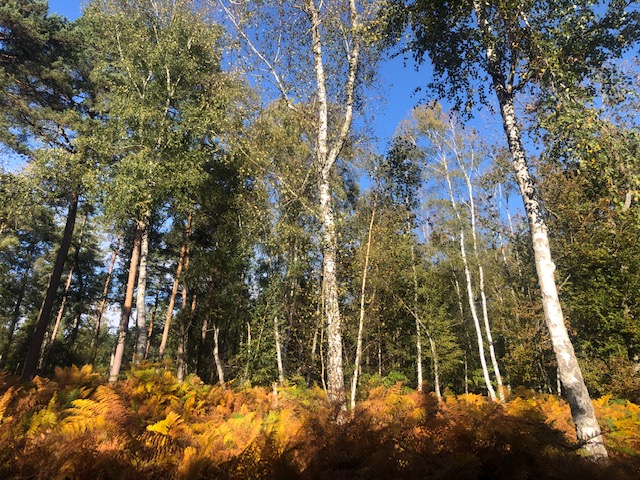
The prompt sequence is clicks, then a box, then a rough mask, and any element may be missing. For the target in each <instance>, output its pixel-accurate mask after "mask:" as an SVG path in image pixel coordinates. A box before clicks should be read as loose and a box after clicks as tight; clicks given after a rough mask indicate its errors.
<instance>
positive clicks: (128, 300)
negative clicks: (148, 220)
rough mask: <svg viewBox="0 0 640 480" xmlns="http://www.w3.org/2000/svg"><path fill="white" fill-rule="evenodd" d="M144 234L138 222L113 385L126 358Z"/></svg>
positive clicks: (119, 327)
mask: <svg viewBox="0 0 640 480" xmlns="http://www.w3.org/2000/svg"><path fill="white" fill-rule="evenodd" d="M143 232H144V222H143V221H138V222H136V232H135V235H134V237H133V249H132V251H131V261H130V263H129V276H128V278H127V290H126V293H125V297H124V302H123V304H122V312H121V315H120V324H119V325H118V333H117V334H116V346H115V352H114V354H113V363H112V364H111V371H110V372H109V382H111V383H113V382H115V381H116V380H118V375H120V368H121V367H122V358H123V357H124V347H125V343H126V341H127V329H128V327H129V317H130V315H131V306H132V305H133V290H134V288H135V284H136V275H137V273H138V262H139V260H140V244H141V243H142V235H143Z"/></svg>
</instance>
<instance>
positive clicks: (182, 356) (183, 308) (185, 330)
mask: <svg viewBox="0 0 640 480" xmlns="http://www.w3.org/2000/svg"><path fill="white" fill-rule="evenodd" d="M190 233H191V230H189V232H188V234H187V238H186V242H187V243H186V245H187V248H186V251H185V254H184V271H185V273H186V272H187V270H189V261H190V260H189V259H190V254H191V249H190V248H189V244H188V241H189V234H190ZM187 294H188V286H187V281H186V279H185V280H184V281H183V282H182V303H181V304H180V314H179V317H178V318H179V319H180V334H179V336H178V355H177V362H176V363H177V367H178V368H177V371H176V378H177V380H178V381H179V382H181V381H182V380H183V379H184V376H185V373H186V370H187V343H188V340H189V339H188V335H189V327H190V326H191V325H190V323H191V317H190V316H188V314H187ZM194 301H195V297H194ZM194 308H195V303H194ZM187 320H188V322H187Z"/></svg>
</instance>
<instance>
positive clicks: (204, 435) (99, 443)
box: [0, 365, 640, 480]
mask: <svg viewBox="0 0 640 480" xmlns="http://www.w3.org/2000/svg"><path fill="white" fill-rule="evenodd" d="M522 393H523V394H521V395H519V396H514V397H513V398H511V399H510V400H509V401H508V402H506V403H504V404H497V403H493V402H490V401H488V400H487V399H486V398H484V397H481V396H477V395H462V396H458V397H453V396H449V397H447V398H446V399H445V400H444V401H443V402H442V403H441V404H438V403H437V402H436V401H435V399H434V397H433V396H431V395H428V394H426V395H425V394H418V393H416V392H409V393H405V392H404V391H403V389H402V388H401V386H400V385H396V386H393V387H390V388H385V387H379V388H374V389H372V390H370V391H369V392H368V393H367V395H366V398H365V399H363V400H362V401H361V402H360V403H359V405H358V407H357V408H356V410H355V411H354V412H352V414H351V415H350V417H349V419H348V420H347V421H346V422H344V423H343V424H337V423H335V422H334V421H332V419H334V418H336V411H335V409H334V408H333V407H332V406H331V405H330V404H328V403H327V401H326V399H325V395H324V393H323V392H322V390H320V389H318V388H310V389H304V388H300V387H296V386H291V387H285V388H280V389H278V393H277V396H274V394H273V391H272V390H269V389H264V388H242V389H226V390H225V389H222V388H220V387H216V386H209V385H204V384H203V383H202V382H201V381H200V380H199V379H198V378H197V377H190V378H189V379H188V381H186V382H183V383H179V382H177V381H176V380H175V378H174V377H173V376H172V374H171V373H170V372H169V371H165V370H164V368H162V367H160V366H157V365H147V366H146V367H145V368H141V369H137V370H133V371H131V372H130V373H129V374H128V377H127V379H126V380H123V381H121V382H119V383H118V384H117V385H115V386H112V385H108V384H107V383H106V382H105V381H104V379H103V377H102V376H101V375H99V374H98V373H95V372H93V371H92V369H91V367H89V366H85V367H82V368H77V367H71V368H67V369H58V370H56V373H55V375H54V377H53V378H52V379H44V378H39V377H36V379H35V380H33V381H32V382H29V383H21V382H20V381H19V380H18V379H17V378H16V377H11V376H6V375H5V376H1V377H0V478H3V479H27V478H28V479H31V478H34V479H67V478H69V479H72V478H79V479H125V478H136V479H173V478H177V479H286V478H305V479H306V478H309V479H331V480H339V479H349V480H353V479H359V478H362V479H403V478H404V479H423V478H424V479H447V480H453V479H469V480H471V479H529V478H531V479H534V478H549V479H562V480H569V479H572V478H575V479H607V480H609V479H614V478H615V479H633V478H640V407H638V406H636V405H634V404H632V403H629V402H626V401H616V400H614V399H612V398H610V397H604V398H601V399H599V400H598V401H596V411H597V413H598V416H599V418H600V421H601V424H602V426H603V429H604V431H605V433H606V435H605V440H606V444H607V446H608V448H609V451H610V453H611V457H612V458H611V461H610V462H608V463H607V464H604V465H600V464H594V463H592V462H590V461H589V460H585V459H584V458H582V457H581V456H580V450H579V446H578V445H577V444H576V443H575V436H574V435H573V425H572V423H571V417H570V413H569V408H568V406H567V405H566V404H565V403H564V402H563V401H562V400H560V399H558V398H557V397H554V396H550V395H534V394H531V393H528V394H524V393H525V392H522Z"/></svg>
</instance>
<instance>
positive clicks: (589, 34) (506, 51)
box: [408, 0, 640, 458]
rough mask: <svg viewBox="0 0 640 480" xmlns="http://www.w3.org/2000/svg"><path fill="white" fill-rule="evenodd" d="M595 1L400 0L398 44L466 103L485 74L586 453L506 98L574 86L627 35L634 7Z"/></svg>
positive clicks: (575, 369) (593, 432)
mask: <svg viewBox="0 0 640 480" xmlns="http://www.w3.org/2000/svg"><path fill="white" fill-rule="evenodd" d="M598 3H599V2H592V1H589V0H585V1H581V2H578V3H576V2H555V1H536V2H517V3H516V4H513V2H511V1H489V2H480V1H479V0H473V1H463V2H433V1H430V0H424V1H422V0H419V1H416V2H412V3H410V4H409V6H408V11H409V12H411V14H410V17H409V18H410V20H409V22H410V25H411V29H412V37H411V38H410V40H409V46H408V48H409V49H410V50H411V51H412V52H413V53H414V55H415V58H416V59H417V60H418V61H419V62H422V61H424V58H425V56H426V55H428V56H429V58H430V59H431V61H432V64H433V66H434V78H435V79H436V80H435V81H434V82H432V86H433V87H434V88H435V91H436V92H437V93H438V94H441V95H442V96H448V97H449V98H453V99H454V100H455V101H456V103H457V105H459V106H461V105H462V104H464V105H465V108H466V109H467V111H469V110H470V109H471V107H472V106H473V103H474V101H476V100H477V99H478V98H479V99H480V101H485V100H486V92H487V90H486V86H485V84H484V83H481V84H480V87H479V91H478V92H477V95H474V89H475V88H476V86H475V85H476V82H477V81H478V80H481V81H484V80H486V79H487V76H488V78H489V83H488V85H489V86H490V90H493V91H494V93H495V95H496V98H497V100H498V106H499V110H500V113H501V116H502V121H503V125H504V130H505V134H506V137H507V143H508V145H509V150H510V152H511V158H512V166H513V169H514V172H515V176H516V179H517V182H518V185H519V187H520V193H521V195H522V198H523V202H524V205H525V210H526V213H527V218H528V221H529V228H530V234H531V242H532V245H533V249H534V256H535V264H536V271H537V275H538V280H539V283H540V288H541V293H542V302H543V307H544V312H545V319H546V323H547V327H548V329H549V331H550V334H551V339H552V344H553V348H554V351H555V353H556V359H557V361H558V368H559V370H560V376H561V378H562V382H563V386H564V388H565V394H566V396H567V400H568V401H569V404H570V406H571V412H572V416H573V419H574V423H575V425H576V432H577V435H578V439H579V440H580V442H582V443H584V445H585V449H586V451H587V452H588V453H589V454H590V455H593V456H594V457H595V458H601V457H606V456H607V452H606V450H605V448H604V446H603V444H602V438H601V436H600V428H599V426H598V423H597V420H596V418H595V414H594V412H593V406H592V405H591V401H590V398H589V393H588V391H587V389H586V386H585V384H584V380H583V378H582V373H581V371H580V367H579V365H578V363H577V360H576V357H575V353H574V350H573V346H572V344H571V341H570V339H569V336H568V334H567V330H566V326H565V324H564V318H563V314H562V310H561V307H560V301H559V299H558V292H557V286H556V281H555V278H554V270H555V266H554V263H553V261H552V257H551V251H550V247H549V239H548V234H547V230H548V229H547V225H546V222H545V220H544V216H543V215H542V211H541V208H540V199H539V195H538V194H537V193H536V190H535V184H534V181H533V178H532V176H531V174H530V171H529V167H530V165H529V162H528V159H527V156H526V153H525V150H524V147H523V142H522V134H521V130H520V126H519V124H518V121H517V112H516V108H515V107H516V104H515V98H516V95H517V94H518V93H519V92H521V91H523V90H524V89H525V88H526V87H532V86H537V85H539V86H541V87H551V88H552V89H555V90H556V91H558V89H563V90H564V89H567V90H570V89H572V88H574V89H575V88H580V82H582V81H583V80H586V79H587V78H588V76H589V74H590V73H591V72H593V71H595V70H597V69H598V68H600V67H602V66H603V64H604V62H605V60H608V59H610V58H614V57H618V56H619V55H620V54H621V53H622V52H623V51H624V49H625V48H627V47H628V46H629V45H630V43H632V42H634V41H635V40H636V39H637V36H638V31H639V30H638V25H637V24H638V21H639V17H640V15H639V14H638V12H626V11H625V8H626V7H627V6H628V4H629V3H630V2H626V1H613V2H608V3H607V4H606V5H605V10H604V13H602V14H597V13H596V10H595V7H596V6H597V5H598ZM542 91H544V89H543V90H542Z"/></svg>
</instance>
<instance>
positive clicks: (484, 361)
mask: <svg viewBox="0 0 640 480" xmlns="http://www.w3.org/2000/svg"><path fill="white" fill-rule="evenodd" d="M441 163H442V166H443V168H444V173H445V179H446V181H447V189H448V193H449V200H450V202H451V207H452V208H453V211H454V213H455V215H456V218H457V219H458V225H459V228H460V235H459V243H460V255H461V256H462V265H463V267H464V275H465V280H466V283H467V298H468V300H469V309H470V311H471V317H472V318H473V325H474V327H475V329H476V338H477V341H478V354H479V356H480V365H481V366H482V374H483V376H484V382H485V384H486V386H487V392H488V393H489V396H490V397H491V400H496V392H495V390H494V389H493V385H492V384H491V378H490V376H489V369H488V368H487V359H486V357H485V353H484V340H483V337H482V327H481V326H480V320H479V319H478V310H477V308H476V302H475V299H474V295H473V284H472V280H471V271H470V269H469V262H468V261H467V247H466V245H465V240H464V224H463V222H462V217H461V215H460V212H459V211H458V206H457V203H456V200H455V197H454V190H453V184H452V183H451V174H450V172H449V165H448V163H447V158H446V156H445V155H443V156H442V159H441ZM456 282H457V280H456Z"/></svg>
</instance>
